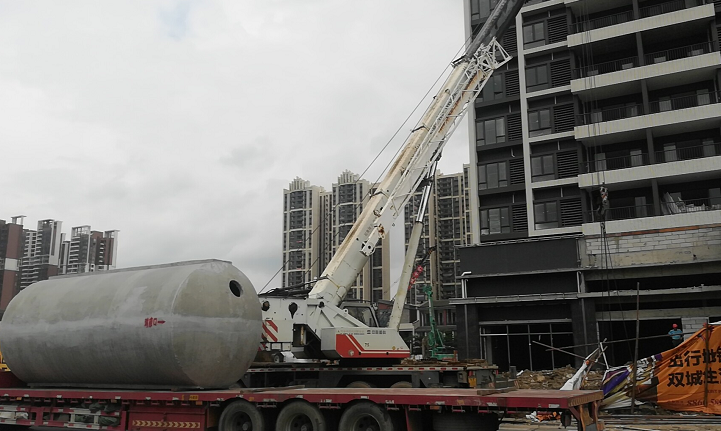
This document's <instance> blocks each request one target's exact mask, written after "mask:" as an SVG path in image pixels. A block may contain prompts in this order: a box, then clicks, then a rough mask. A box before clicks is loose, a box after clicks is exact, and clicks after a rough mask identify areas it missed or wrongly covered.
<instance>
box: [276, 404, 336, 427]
mask: <svg viewBox="0 0 721 431" xmlns="http://www.w3.org/2000/svg"><path fill="white" fill-rule="evenodd" d="M325 430H326V424H325V418H324V417H323V413H321V412H320V409H319V408H318V407H316V406H314V405H312V404H309V403H307V402H305V401H293V402H292V403H290V404H288V405H286V406H285V407H283V409H282V410H281V411H280V414H278V419H277V420H276V422H275V431H325Z"/></svg>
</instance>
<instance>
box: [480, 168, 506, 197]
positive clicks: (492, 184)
mask: <svg viewBox="0 0 721 431" xmlns="http://www.w3.org/2000/svg"><path fill="white" fill-rule="evenodd" d="M507 186H508V164H507V163H506V162H500V163H489V164H487V165H481V166H479V167H478V189H479V190H486V189H497V188H499V187H507Z"/></svg>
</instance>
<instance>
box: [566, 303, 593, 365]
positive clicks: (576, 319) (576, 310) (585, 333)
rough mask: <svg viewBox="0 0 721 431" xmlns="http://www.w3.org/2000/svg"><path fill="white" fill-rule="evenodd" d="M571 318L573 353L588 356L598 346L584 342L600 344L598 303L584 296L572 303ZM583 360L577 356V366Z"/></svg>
mask: <svg viewBox="0 0 721 431" xmlns="http://www.w3.org/2000/svg"><path fill="white" fill-rule="evenodd" d="M570 306H571V319H572V320H573V344H574V345H575V346H578V347H575V348H574V349H573V353H575V354H577V355H580V356H583V357H586V356H588V355H589V354H590V353H591V352H592V351H594V350H595V349H596V347H597V346H595V345H592V346H583V344H598V336H597V334H596V305H595V302H594V300H593V299H590V298H582V299H578V300H575V301H572V302H571V303H570ZM582 362H583V360H582V359H581V358H576V363H575V366H576V367H580V366H581V364H582Z"/></svg>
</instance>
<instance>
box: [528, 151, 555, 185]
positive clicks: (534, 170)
mask: <svg viewBox="0 0 721 431" xmlns="http://www.w3.org/2000/svg"><path fill="white" fill-rule="evenodd" d="M531 177H532V180H533V181H547V180H553V179H555V178H556V173H555V169H554V166H553V155H552V154H549V155H546V156H538V157H531Z"/></svg>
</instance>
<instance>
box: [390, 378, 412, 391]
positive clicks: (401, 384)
mask: <svg viewBox="0 0 721 431" xmlns="http://www.w3.org/2000/svg"><path fill="white" fill-rule="evenodd" d="M412 387H413V384H412V383H411V382H407V381H405V380H403V381H400V382H395V383H393V384H392V385H391V388H401V389H409V388H412Z"/></svg>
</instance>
